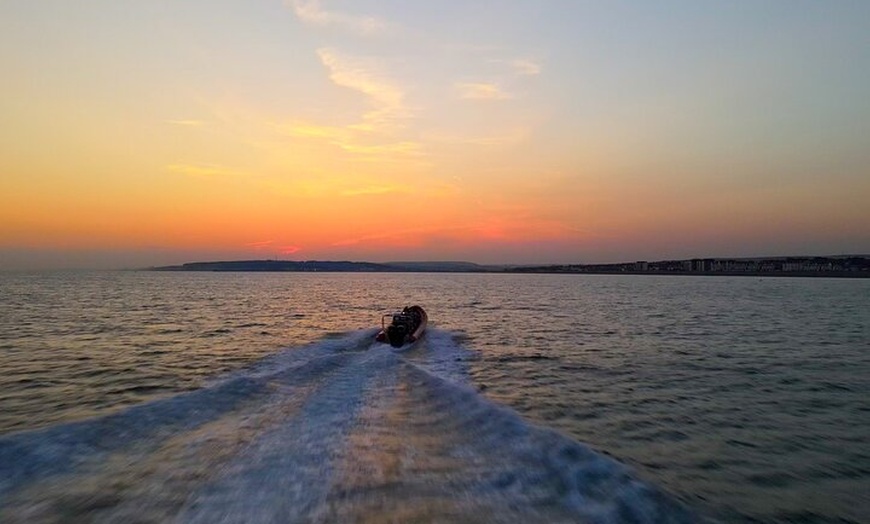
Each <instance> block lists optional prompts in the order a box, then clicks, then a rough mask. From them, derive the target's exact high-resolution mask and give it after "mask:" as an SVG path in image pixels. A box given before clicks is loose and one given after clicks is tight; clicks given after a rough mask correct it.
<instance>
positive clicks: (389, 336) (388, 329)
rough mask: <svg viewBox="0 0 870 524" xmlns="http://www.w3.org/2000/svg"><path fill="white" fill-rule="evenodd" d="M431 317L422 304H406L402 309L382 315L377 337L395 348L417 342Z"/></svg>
mask: <svg viewBox="0 0 870 524" xmlns="http://www.w3.org/2000/svg"><path fill="white" fill-rule="evenodd" d="M428 323H429V317H428V315H426V311H424V310H423V308H421V307H420V306H406V307H405V308H404V309H402V311H397V312H395V313H387V314H386V315H383V316H382V317H381V328H382V329H381V331H380V332H379V333H378V335H377V336H376V337H375V340H377V341H378V342H388V343H389V344H390V345H391V346H393V347H394V348H400V347H402V346H403V345H405V344H410V343H412V342H416V341H417V340H419V338H420V337H422V336H423V332H424V331H426V324H428Z"/></svg>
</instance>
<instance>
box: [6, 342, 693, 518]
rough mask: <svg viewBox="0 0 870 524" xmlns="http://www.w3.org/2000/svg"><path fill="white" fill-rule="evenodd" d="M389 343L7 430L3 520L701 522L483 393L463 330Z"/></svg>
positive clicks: (331, 351)
mask: <svg viewBox="0 0 870 524" xmlns="http://www.w3.org/2000/svg"><path fill="white" fill-rule="evenodd" d="M373 336H374V331H373V330H371V331H370V330H365V331H358V332H354V333H350V334H347V335H344V336H341V337H336V338H330V339H325V340H323V341H320V342H318V343H315V344H312V345H309V346H305V347H301V348H293V349H289V350H287V351H284V352H281V353H279V354H276V355H274V356H272V357H270V358H267V359H265V360H263V361H261V362H259V363H258V364H256V365H254V366H252V367H250V368H248V369H246V370H244V371H241V372H237V373H235V374H233V375H231V376H228V377H224V378H222V379H221V380H219V381H215V382H214V383H212V384H210V385H209V386H207V387H205V388H203V389H200V390H197V391H193V392H188V393H183V394H178V395H174V396H171V397H168V398H164V399H161V400H156V401H152V402H149V403H146V404H141V405H138V406H135V407H133V408H128V409H126V410H123V411H120V412H118V413H114V414H111V415H107V416H104V417H100V418H97V419H91V420H85V421H81V422H76V423H70V424H62V425H56V426H52V427H48V428H45V429H41V430H35V431H28V432H20V433H13V434H10V435H6V436H4V437H0V521H2V522H54V521H80V520H88V521H94V522H116V521H124V522H126V521H136V522H166V521H175V522H202V523H216V522H351V521H354V522H367V521H378V522H405V521H417V522H430V521H449V522H691V521H695V520H696V519H695V518H693V516H692V515H691V514H690V513H689V512H688V511H687V510H686V509H685V508H684V507H683V506H682V505H680V504H679V503H677V502H675V501H674V500H673V499H672V498H670V497H669V496H667V495H665V494H663V493H662V492H660V491H659V490H658V489H657V488H655V487H653V486H650V485H648V484H645V483H643V482H641V481H639V480H638V479H636V478H635V477H634V476H633V475H632V473H631V471H630V470H629V469H628V468H627V467H626V466H624V465H622V464H620V463H619V462H616V461H615V460H613V459H611V458H609V457H606V456H604V455H601V454H599V453H596V452H594V451H593V450H591V449H590V448H588V447H586V446H584V445H583V444H580V443H578V442H576V441H574V440H571V439H569V438H567V437H565V436H563V435H560V434H558V433H556V432H554V431H550V430H547V429H544V428H540V427H536V426H533V425H531V424H529V423H527V422H525V421H524V420H523V419H522V418H520V417H519V416H518V415H517V414H516V413H514V412H513V411H510V410H508V409H506V408H502V407H500V406H498V405H496V404H493V403H492V402H490V401H488V400H486V399H485V398H483V397H482V396H481V395H479V394H478V393H477V392H476V391H475V390H474V389H473V388H472V387H471V385H470V383H469V381H468V378H467V377H468V374H467V371H466V369H465V364H466V362H467V361H468V360H469V358H471V357H472V356H473V355H472V354H471V352H469V351H468V350H467V349H465V348H463V347H462V346H461V345H460V344H458V343H457V342H456V341H455V340H454V337H453V336H452V335H451V334H450V333H448V332H445V331H441V330H437V329H436V330H432V329H430V330H429V331H428V332H427V334H426V336H425V337H423V339H422V340H420V341H418V342H417V343H415V344H414V345H413V346H411V347H410V348H407V347H406V348H403V349H402V350H400V351H392V350H390V349H388V348H385V347H384V345H383V344H378V343H373V342H371V341H372V337H373Z"/></svg>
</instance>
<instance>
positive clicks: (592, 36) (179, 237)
mask: <svg viewBox="0 0 870 524" xmlns="http://www.w3.org/2000/svg"><path fill="white" fill-rule="evenodd" d="M0 71H2V82H0V269H11V268H41V267H142V266H149V265H155V264H171V263H179V262H186V261H193V260H218V259H221V260H225V259H250V258H281V259H292V260H310V259H330V260H369V261H389V260H467V261H472V262H480V263H567V262H570V263H584V262H608V261H610V262H619V261H629V260H639V259H647V260H658V259H665V258H689V257H695V256H701V257H731V256H733V257H737V256H761V255H792V254H795V255H797V254H811V255H831V254H843V253H870V2H867V1H859V0H854V1H848V0H842V1H830V2H828V1H817V0H813V1H804V0H765V1H760V2H758V1H751V0H745V1H724V0H723V1H718V2H715V1H697V0H685V1H671V0H666V1H661V2H646V1H634V2H619V1H616V2H609V1H608V2H600V1H582V0H541V1H518V0H498V1H496V0H489V1H476V0H464V1H454V0H445V1H440V2H417V1H396V0H392V1H386V0H354V1H350V0H344V1H340V0H320V1H318V0H286V1H282V0H232V1H231V0H208V1H206V0H184V1H178V0H147V1H145V0H139V1H137V0H127V1H120V0H76V1H69V0H3V1H2V2H0Z"/></svg>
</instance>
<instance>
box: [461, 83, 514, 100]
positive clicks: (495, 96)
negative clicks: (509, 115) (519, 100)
mask: <svg viewBox="0 0 870 524" xmlns="http://www.w3.org/2000/svg"><path fill="white" fill-rule="evenodd" d="M453 87H454V89H455V90H456V92H457V94H458V95H459V97H460V98H462V99H466V100H509V99H511V98H513V95H511V94H510V93H508V92H506V91H504V90H503V89H502V88H501V87H500V86H499V85H498V84H494V83H474V82H457V83H456V84H454V86H453Z"/></svg>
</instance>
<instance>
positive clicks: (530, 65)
mask: <svg viewBox="0 0 870 524" xmlns="http://www.w3.org/2000/svg"><path fill="white" fill-rule="evenodd" d="M508 65H510V66H511V67H512V68H513V70H514V73H516V74H517V75H519V76H535V75H539V74H541V64H539V63H537V62H535V61H533V60H530V59H528V58H517V59H515V60H510V61H509V62H508Z"/></svg>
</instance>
